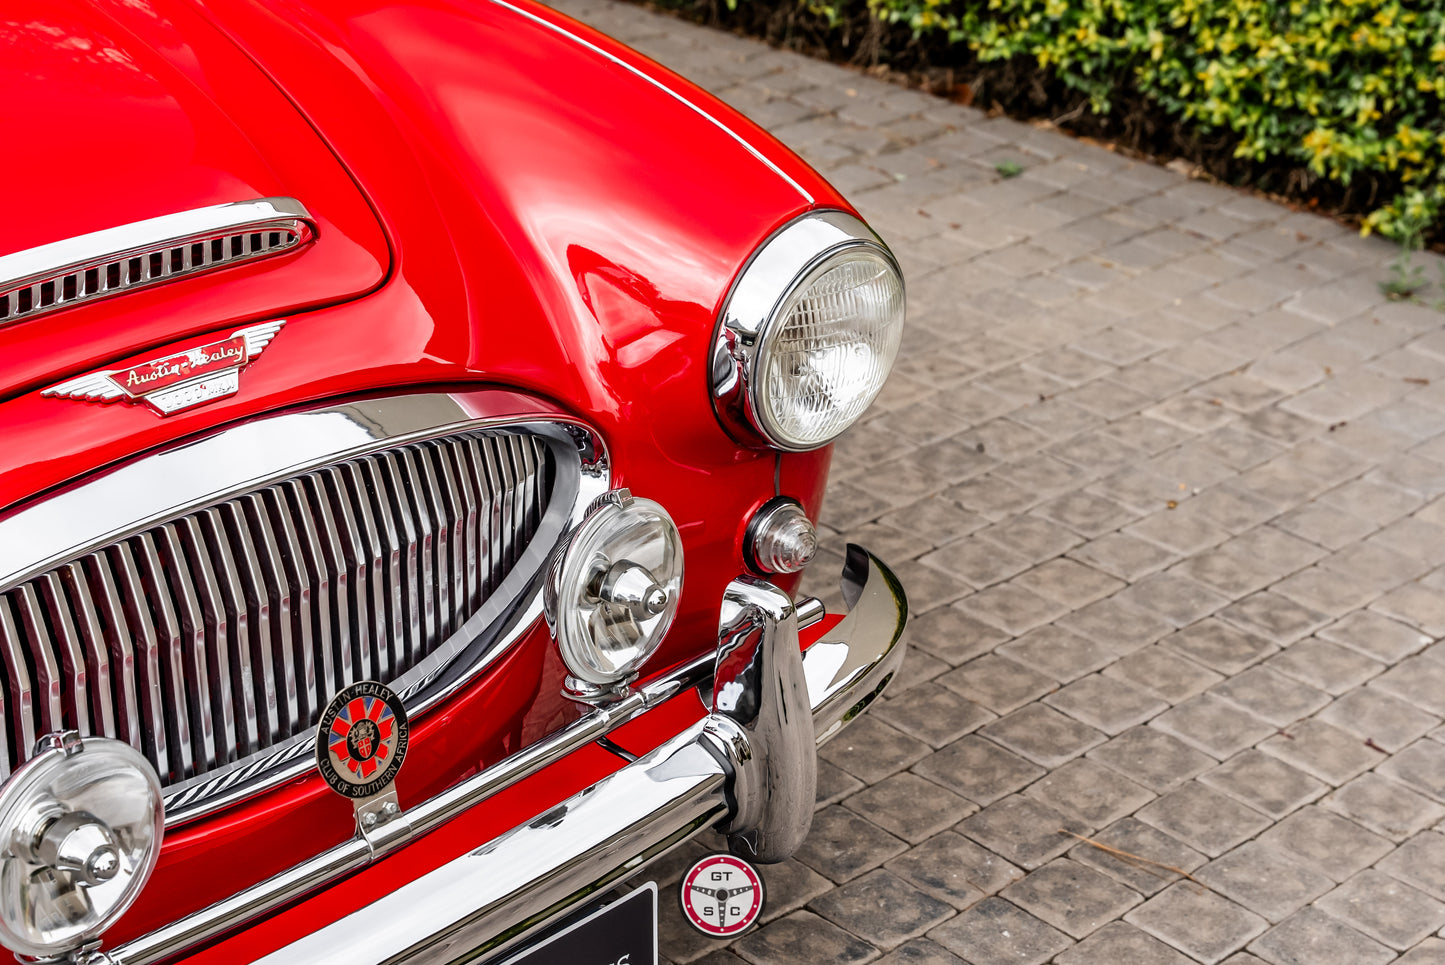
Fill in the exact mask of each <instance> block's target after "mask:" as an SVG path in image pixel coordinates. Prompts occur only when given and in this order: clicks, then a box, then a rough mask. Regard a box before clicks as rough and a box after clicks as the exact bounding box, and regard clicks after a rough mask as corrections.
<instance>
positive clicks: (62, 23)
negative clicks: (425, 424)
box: [0, 0, 390, 395]
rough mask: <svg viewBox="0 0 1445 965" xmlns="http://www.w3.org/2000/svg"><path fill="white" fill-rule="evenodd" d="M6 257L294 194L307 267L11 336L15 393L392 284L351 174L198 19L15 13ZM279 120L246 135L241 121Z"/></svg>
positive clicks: (120, 301)
mask: <svg viewBox="0 0 1445 965" xmlns="http://www.w3.org/2000/svg"><path fill="white" fill-rule="evenodd" d="M0 91H3V92H4V94H3V103H0V118H3V121H4V123H3V126H4V129H5V130H6V131H7V132H9V133H8V134H7V142H8V144H9V149H7V150H6V152H5V163H4V168H5V175H4V177H3V179H0V211H4V212H5V214H4V217H3V219H0V255H3V254H10V253H13V252H16V251H22V250H25V249H28V248H32V247H36V246H39V245H44V244H47V243H50V242H54V241H59V240H62V239H66V238H71V237H74V236H77V235H82V234H87V233H89V232H93V231H99V230H102V229H105V228H112V227H115V226H118V225H124V224H129V223H131V222H135V221H140V220H144V219H148V218H154V217H157V216H160V215H166V214H172V213H175V212H179V211H186V210H189V209H193V208H200V207H206V206H210V205H216V204H224V203H227V202H234V201H247V200H251V199H254V198H263V197H274V196H289V197H294V198H298V199H300V200H302V202H303V203H304V204H305V205H306V206H307V207H308V208H309V209H310V211H311V212H312V214H313V215H314V216H315V217H316V219H317V222H318V226H319V231H318V237H317V239H316V241H315V242H314V243H312V244H310V245H308V246H306V248H305V249H304V250H302V251H299V252H296V253H294V254H293V255H288V256H281V257H278V258H276V259H265V260H262V261H261V262H256V263H252V264H250V265H246V266H236V267H234V268H230V269H225V270H223V271H220V272H218V273H214V274H211V275H209V276H206V277H204V278H194V279H187V280H183V281H177V282H174V283H171V284H168V285H163V286H158V287H156V288H153V289H150V290H148V291H144V292H141V291H137V292H135V293H132V294H126V295H123V296H120V297H117V298H110V299H104V300H102V301H100V302H97V303H94V304H92V305H87V306H75V307H72V308H69V309H66V310H64V311H62V312H56V313H51V314H47V315H44V316H39V317H36V318H35V319H34V320H28V321H23V322H20V323H17V324H13V325H10V326H7V327H6V328H4V329H3V330H0V359H4V360H5V364H4V366H3V368H0V395H11V394H14V393H15V392H16V391H17V390H19V389H23V388H27V387H34V386H35V384H36V383H38V382H42V381H45V380H51V379H54V378H55V377H57V376H59V375H61V374H64V373H68V372H71V371H74V370H77V369H83V368H85V367H88V366H91V365H94V364H95V363H97V362H101V361H104V360H108V359H112V358H114V357H116V356H117V355H126V354H129V353H131V352H133V351H136V350H139V349H143V348H145V347H148V346H151V345H155V344H160V343H167V342H171V341H174V340H176V339H178V338H183V337H185V336H187V335H190V334H193V333H196V332H202V331H209V330H212V329H215V328H217V327H220V326H224V325H227V324H231V323H233V322H235V321H238V320H241V319H247V318H254V317H261V316H268V315H273V314H277V313H281V312H288V311H294V310H296V309H299V308H303V307H311V306H315V305H319V304H323V303H326V302H334V301H338V300H343V299H347V298H351V297H354V296H356V295H358V294H361V293H363V292H365V291H367V290H369V289H372V288H375V287H376V286H377V285H378V284H380V283H381V282H382V280H384V278H385V277H386V274H387V271H388V269H389V263H390V256H389V253H388V248H387V244H386V240H385V237H384V236H383V234H382V232H381V230H380V226H379V225H378V224H377V222H376V219H375V216H374V215H373V214H372V212H371V211H370V209H369V206H368V205H367V203H366V200H365V198H364V197H363V196H362V194H361V193H360V192H359V191H358V190H357V188H356V186H355V184H354V183H353V182H352V180H351V179H350V177H349V176H348V175H347V173H346V171H345V169H344V168H343V167H342V166H341V165H340V164H339V163H338V162H337V161H336V159H335V158H334V157H333V156H332V155H331V153H330V151H329V150H328V149H327V148H326V145H325V144H324V143H323V142H322V141H321V140H320V138H319V137H317V135H316V134H315V132H314V131H313V130H312V129H311V128H310V126H309V125H307V124H306V123H305V120H304V119H303V118H302V117H301V116H300V115H299V114H298V113H297V112H296V111H295V109H294V108H293V107H292V106H291V104H290V103H289V102H288V101H287V100H286V99H285V98H284V97H283V96H281V95H280V92H279V91H277V90H276V89H275V87H274V85H273V84H271V83H270V81H269V80H268V79H267V78H266V76H265V75H264V74H263V73H262V72H261V71H260V70H258V69H257V68H256V67H255V65H254V64H252V63H251V62H250V61H249V60H248V59H247V58H246V57H244V56H243V55H242V54H241V52H240V51H239V50H237V49H236V48H235V46H234V45H233V44H231V43H230V42H229V41H228V40H227V39H226V38H225V37H224V36H223V35H222V34H221V33H219V32H218V31H216V30H215V29H214V28H213V27H211V26H210V25H208V24H207V23H206V22H205V21H204V20H203V19H201V18H200V17H198V16H196V15H194V14H192V13H190V12H189V11H187V10H185V9H184V8H181V9H169V8H168V7H167V6H164V5H152V4H150V3H103V2H102V3H94V2H91V0H16V2H14V3H10V4H7V5H6V9H5V11H4V14H3V15H0ZM238 117H239V118H259V117H264V118H265V122H264V123H246V124H244V125H241V124H238V122H237V120H236V118H238Z"/></svg>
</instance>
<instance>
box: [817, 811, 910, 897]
mask: <svg viewBox="0 0 1445 965" xmlns="http://www.w3.org/2000/svg"><path fill="white" fill-rule="evenodd" d="M907 847H908V845H907V844H906V843H904V842H903V841H901V840H900V839H898V838H895V837H894V836H893V835H891V834H889V833H888V832H886V831H884V830H883V829H882V828H880V827H878V826H877V825H876V824H873V823H872V822H871V821H866V820H864V819H863V818H860V817H859V816H858V815H856V814H854V813H853V812H852V811H849V810H847V809H845V808H842V807H839V806H838V805H836V804H830V805H829V806H827V807H825V808H823V809H822V810H821V811H818V812H817V813H816V814H814V815H813V829H812V830H811V831H810V832H808V837H807V839H806V840H805V841H804V842H803V846H802V847H801V848H799V849H798V855H797V856H798V860H799V861H801V862H803V863H804V864H806V865H807V866H808V867H810V868H812V869H813V870H815V871H817V872H819V873H820V874H822V875H824V876H826V877H827V878H829V879H831V880H833V881H836V882H839V883H842V882H844V881H848V880H850V879H852V878H856V877H857V876H858V875H860V874H862V873H863V872H865V871H868V870H869V869H871V868H876V867H877V866H878V865H880V864H882V863H883V862H884V861H887V860H888V859H889V858H891V857H893V856H894V855H896V854H898V853H899V852H901V851H904V850H907Z"/></svg>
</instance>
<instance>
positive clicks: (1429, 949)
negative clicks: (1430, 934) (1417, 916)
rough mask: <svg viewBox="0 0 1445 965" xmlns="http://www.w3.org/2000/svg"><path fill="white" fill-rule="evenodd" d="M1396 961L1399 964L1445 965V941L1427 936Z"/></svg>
mask: <svg viewBox="0 0 1445 965" xmlns="http://www.w3.org/2000/svg"><path fill="white" fill-rule="evenodd" d="M1395 961H1396V963H1397V965H1445V941H1442V940H1441V939H1439V938H1427V939H1426V940H1425V941H1423V942H1421V943H1420V944H1419V945H1416V946H1415V947H1414V948H1412V949H1410V951H1408V952H1407V953H1405V954H1404V955H1402V956H1400V957H1399V958H1397V959H1396V960H1395Z"/></svg>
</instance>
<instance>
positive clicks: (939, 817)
mask: <svg viewBox="0 0 1445 965" xmlns="http://www.w3.org/2000/svg"><path fill="white" fill-rule="evenodd" d="M843 805H844V807H846V808H848V810H850V811H853V812H854V813H856V814H858V815H860V816H862V817H864V818H866V819H867V820H869V821H871V822H872V823H874V824H876V825H878V827H880V828H882V829H883V830H885V831H888V832H890V833H892V834H895V835H897V836H898V837H900V838H903V839H904V840H905V841H908V842H910V843H913V844H917V843H918V842H920V841H923V840H926V839H927V838H929V837H932V836H933V835H934V834H935V833H937V832H939V831H942V830H944V829H945V828H949V827H952V826H953V825H955V824H957V823H958V822H959V821H962V820H963V819H964V818H965V817H967V816H968V815H970V814H972V813H973V812H975V811H977V810H978V805H976V804H974V803H973V802H972V801H967V800H965V799H964V798H962V797H960V796H959V795H957V794H954V793H953V792H952V791H949V790H948V789H947V788H944V787H941V786H939V785H937V784H934V783H933V782H932V781H927V780H924V779H923V778H921V777H918V776H917V775H915V774H909V773H903V774H894V775H893V776H892V777H889V778H887V779H885V780H882V781H879V782H877V783H874V784H870V785H869V786H868V787H866V788H864V789H863V790H861V791H859V792H858V793H857V794H854V795H853V796H851V797H849V798H847V799H846V800H845V801H844V802H843Z"/></svg>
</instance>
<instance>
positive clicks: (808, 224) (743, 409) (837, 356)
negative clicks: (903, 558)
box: [712, 211, 904, 451]
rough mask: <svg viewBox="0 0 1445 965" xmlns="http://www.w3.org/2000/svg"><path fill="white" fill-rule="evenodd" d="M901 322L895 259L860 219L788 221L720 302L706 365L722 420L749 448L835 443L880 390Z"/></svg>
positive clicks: (830, 214)
mask: <svg viewBox="0 0 1445 965" xmlns="http://www.w3.org/2000/svg"><path fill="white" fill-rule="evenodd" d="M903 319H904V298H903V277H902V275H901V274H900V273H899V271H898V264H897V262H896V261H894V259H893V256H892V254H891V253H890V252H889V251H888V249H887V248H886V247H885V246H884V245H883V243H882V242H881V241H880V240H878V237H877V236H876V235H874V234H873V232H871V231H870V230H868V227H867V226H866V225H864V224H863V223H862V222H861V221H859V220H858V219H857V218H854V217H852V216H851V215H847V214H844V213H843V212H840V211H827V212H815V213H811V214H808V215H805V216H803V217H802V218H799V219H797V220H795V221H793V222H791V223H790V224H788V225H787V226H785V227H784V228H783V229H782V230H781V231H779V232H778V233H777V234H775V235H773V237H771V238H769V239H768V241H767V242H765V243H764V244H763V246H762V247H761V248H760V249H759V250H758V252H757V253H756V254H755V255H754V256H753V259H752V260H751V261H750V262H749V263H748V266H747V267H746V268H745V269H744V270H743V273H742V275H740V276H739V278H738V281H737V283H736V284H735V285H734V286H733V290H732V292H731V293H730V294H729V296H728V300H727V304H726V305H725V306H724V310H723V317H722V320H721V321H720V323H719V329H718V338H717V341H716V343H715V345H714V352H713V367H712V372H713V397H714V404H715V407H716V409H717V412H718V416H719V418H720V419H721V420H722V422H723V424H724V426H726V427H727V429H728V431H729V432H730V433H731V434H732V435H733V436H734V438H736V439H738V440H739V441H741V442H744V443H749V444H756V443H759V442H762V443H766V444H768V445H772V446H775V447H777V448H779V449H786V450H791V451H801V450H806V449H815V448H817V447H818V446H822V445H825V444H827V443H828V442H831V441H832V440H833V439H835V438H837V437H838V436H839V435H840V434H842V432H843V431H844V430H845V429H847V428H848V427H849V426H850V425H852V424H853V423H854V422H856V421H857V420H858V418H859V417H860V416H861V415H862V414H863V413H864V411H865V410H866V409H867V408H868V406H869V405H871V404H872V402H873V400H874V399H875V398H877V397H878V393H879V392H880V391H881V390H882V388H883V383H884V381H885V380H886V379H887V378H888V373H889V371H890V370H891V369H892V367H893V361H894V359H895V358H897V355H898V346H899V343H900V342H901V341H902V338H903Z"/></svg>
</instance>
